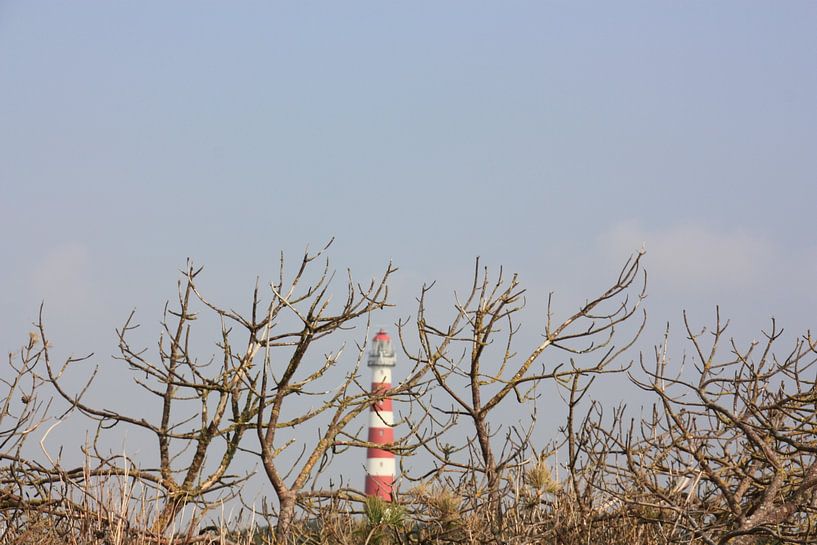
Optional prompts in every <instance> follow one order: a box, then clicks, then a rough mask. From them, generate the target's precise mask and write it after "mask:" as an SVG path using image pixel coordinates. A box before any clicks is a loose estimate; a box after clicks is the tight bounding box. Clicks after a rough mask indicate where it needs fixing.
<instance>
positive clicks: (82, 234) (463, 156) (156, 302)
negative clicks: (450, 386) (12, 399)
mask: <svg viewBox="0 0 817 545" xmlns="http://www.w3.org/2000/svg"><path fill="white" fill-rule="evenodd" d="M815 28H817V3H814V2H794V1H791V2H748V1H743V0H741V1H734V2H703V1H701V2H653V1H650V2H594V3H586V2H543V1H538V2H411V3H408V2H406V3H393V2H389V3H383V2H369V3H360V2H326V3H319V2H297V3H295V2H292V3H286V4H284V3H272V2H240V3H238V2H229V3H228V2H175V3H171V2H167V1H162V2H146V1H140V2H110V1H106V2H39V1H16V2H15V1H9V0H0V230H1V231H2V236H1V237H0V250H2V252H1V253H0V255H2V263H3V266H2V267H0V286H2V288H0V307H1V308H2V312H0V341H1V342H2V347H3V349H5V350H13V349H15V348H16V347H17V345H19V344H20V343H22V342H23V341H24V340H25V333H26V331H28V329H29V328H30V325H29V324H30V322H31V321H32V320H33V319H34V317H35V315H36V309H37V306H38V304H39V301H40V300H42V299H43V298H44V299H45V301H46V309H47V313H46V316H47V319H48V323H49V325H50V328H51V331H52V336H53V338H54V339H55V345H56V347H57V348H59V349H60V350H62V351H63V353H68V352H88V351H95V352H96V353H97V354H98V355H99V357H100V359H101V360H104V359H105V358H106V357H107V355H108V354H111V353H112V352H113V351H114V348H115V342H114V339H113V327H114V326H115V325H117V324H119V323H120V322H121V320H123V319H124V318H125V317H126V315H127V312H128V311H129V310H130V309H131V308H133V307H136V308H137V310H138V311H139V312H140V316H141V319H142V322H143V323H145V324H146V328H147V331H146V335H148V336H155V335H156V334H158V320H159V318H160V314H159V313H160V311H161V308H162V305H163V303H164V301H165V299H166V298H168V297H170V296H171V295H172V294H173V290H174V284H175V280H176V278H177V273H176V271H177V270H178V269H179V268H181V267H182V266H183V264H184V261H185V258H186V257H188V256H190V257H193V258H194V259H195V260H196V261H197V262H199V263H202V264H204V265H206V273H205V274H206V276H205V278H204V280H203V282H204V283H205V285H206V288H207V290H208V293H210V294H211V295H212V297H213V298H214V299H216V300H217V301H219V302H221V303H223V304H224V305H225V306H236V307H238V306H241V305H244V304H245V301H246V300H247V299H246V298H247V296H248V295H249V290H250V289H251V287H252V284H253V282H254V279H255V277H256V276H257V275H261V277H262V278H265V277H266V278H269V277H270V276H271V275H272V273H273V272H274V268H273V267H274V265H275V263H276V259H277V255H278V251H279V250H285V251H286V252H288V254H289V255H292V256H293V257H295V256H296V254H297V252H299V251H301V250H302V249H303V248H304V247H305V246H306V245H307V244H310V245H311V246H312V247H315V246H318V245H320V244H322V243H323V242H325V241H326V240H327V239H328V238H330V237H332V236H334V237H336V244H335V246H334V248H333V250H332V252H331V256H332V257H333V259H334V262H335V264H336V265H337V266H338V267H339V268H341V269H343V268H345V267H350V268H351V269H352V270H353V272H354V273H355V274H356V275H357V276H358V277H362V278H366V277H369V276H371V275H372V274H375V273H376V272H377V271H379V270H380V269H381V268H382V267H383V266H384V265H385V263H386V261H387V260H388V259H393V260H394V262H395V263H396V264H397V265H398V266H399V267H400V268H401V272H400V273H399V275H398V277H397V278H396V281H395V300H396V302H397V303H399V304H400V307H399V310H398V311H395V312H392V313H391V314H387V315H384V317H383V318H381V319H380V320H381V321H383V322H385V323H389V322H390V321H393V320H394V319H395V318H396V317H397V316H398V315H407V314H410V313H412V312H413V306H412V305H413V303H412V301H413V297H414V296H415V295H416V293H417V290H418V289H419V287H420V285H421V284H422V283H423V282H424V281H431V280H434V279H439V280H440V291H439V292H438V297H439V300H440V301H446V302H447V301H449V300H450V298H449V293H450V291H451V290H452V289H453V288H455V287H457V286H460V287H462V286H465V285H467V283H468V275H469V273H470V271H471V269H472V263H473V259H474V257H475V256H477V255H481V256H482V257H483V258H484V259H485V260H486V262H487V263H489V264H504V265H505V266H506V267H507V268H508V269H511V270H513V271H518V272H519V273H520V274H521V277H522V280H523V282H524V283H525V285H526V286H527V287H528V288H529V289H530V292H529V297H528V299H529V301H530V309H531V314H530V316H531V320H532V319H533V317H537V316H541V312H540V311H541V309H542V304H543V301H544V298H545V296H546V293H547V292H548V291H550V290H554V291H556V292H557V295H558V296H559V297H560V301H564V303H563V304H564V307H562V308H566V309H572V308H573V307H574V306H575V305H577V304H579V303H580V302H581V301H582V300H583V298H584V297H586V296H589V295H592V293H593V290H596V289H598V288H599V287H601V286H603V285H604V282H605V281H607V280H608V279H610V278H611V277H612V274H613V273H614V271H615V270H616V268H617V266H618V265H620V264H621V263H622V262H623V261H624V260H625V259H626V257H627V256H628V255H629V254H630V253H631V252H632V251H634V250H637V249H638V247H640V245H641V244H642V243H646V246H647V251H648V254H647V257H646V265H647V268H648V270H649V271H650V274H651V284H650V290H649V292H650V299H649V300H648V302H647V305H648V306H647V308H648V310H649V311H650V313H651V327H650V329H648V331H647V334H646V335H645V336H644V338H643V339H642V342H641V345H640V346H641V347H642V348H649V347H650V346H651V345H652V344H653V343H655V342H658V341H659V338H658V335H659V334H660V332H661V330H662V327H663V322H664V321H666V320H672V321H673V323H676V324H677V322H678V318H679V317H680V311H681V309H682V308H689V309H691V310H692V311H693V312H694V313H695V315H694V317H695V318H696V319H697V321H698V322H699V323H705V322H707V321H708V320H709V318H710V316H711V313H712V310H713V308H714V305H715V304H720V305H721V306H722V308H723V312H724V314H725V315H726V316H729V317H732V318H734V321H735V330H734V331H735V333H736V334H738V335H741V336H743V337H745V338H747V339H748V338H751V337H752V336H756V335H757V334H758V329H759V328H760V327H762V326H764V325H765V324H766V323H767V319H768V317H769V316H770V315H775V316H777V317H778V318H779V319H780V321H781V323H782V324H783V325H785V326H787V327H788V328H789V329H790V330H791V331H793V332H799V331H803V330H805V329H807V328H809V327H811V328H815V329H817V322H815V318H814V308H815V303H817V289H816V288H815V282H814V279H815V275H817V239H815V234H814V233H815V228H816V227H817V220H815V205H817V32H815ZM537 312H538V314H537ZM539 330H540V327H539V325H538V324H537V323H534V322H531V325H530V326H529V329H527V330H526V331H525V332H524V335H525V336H524V337H523V338H522V340H523V341H533V340H535V338H536V334H537V333H538V332H539ZM680 341H681V339H680V336H679V340H678V342H679V344H680Z"/></svg>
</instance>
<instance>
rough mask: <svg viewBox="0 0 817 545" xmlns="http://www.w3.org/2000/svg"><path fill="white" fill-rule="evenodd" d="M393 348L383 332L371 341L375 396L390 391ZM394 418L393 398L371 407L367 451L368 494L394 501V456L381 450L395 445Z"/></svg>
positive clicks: (370, 361)
mask: <svg viewBox="0 0 817 545" xmlns="http://www.w3.org/2000/svg"><path fill="white" fill-rule="evenodd" d="M394 363H395V357H394V348H393V347H392V345H391V338H389V334H388V333H386V332H385V331H384V330H382V329H381V330H380V331H379V332H378V333H377V335H375V336H374V339H372V349H371V351H370V352H369V359H368V366H369V367H371V369H372V390H371V391H372V394H378V393H380V392H384V391H387V390H389V389H390V388H391V369H392V367H394ZM392 426H394V416H393V414H392V407H391V399H389V398H388V397H386V398H383V399H382V400H379V401H377V402H375V403H373V404H372V408H371V411H370V413H369V443H372V444H374V445H378V446H370V447H369V448H368V449H367V452H366V495H367V496H377V497H378V498H381V499H383V500H386V501H391V490H392V485H393V484H394V474H395V463H394V453H393V452H389V451H387V450H384V449H383V448H379V446H385V445H389V444H391V443H393V442H394V429H393V428H392Z"/></svg>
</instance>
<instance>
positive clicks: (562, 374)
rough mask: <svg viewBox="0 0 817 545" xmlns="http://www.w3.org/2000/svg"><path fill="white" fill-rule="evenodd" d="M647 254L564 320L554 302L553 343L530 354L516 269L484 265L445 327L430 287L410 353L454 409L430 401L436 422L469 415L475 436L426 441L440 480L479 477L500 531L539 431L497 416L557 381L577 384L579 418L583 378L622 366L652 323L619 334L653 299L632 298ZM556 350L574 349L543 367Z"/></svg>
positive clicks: (478, 486)
mask: <svg viewBox="0 0 817 545" xmlns="http://www.w3.org/2000/svg"><path fill="white" fill-rule="evenodd" d="M640 258H641V255H640V254H639V255H637V256H636V257H635V258H634V259H632V260H630V261H629V262H628V263H627V264H626V266H625V267H624V268H623V269H622V271H621V273H620V275H619V276H618V278H617V279H616V280H615V282H614V283H613V284H612V286H611V287H610V288H608V289H606V290H605V291H604V292H602V293H601V294H600V295H599V296H597V297H595V298H593V299H591V300H589V301H587V302H586V303H584V304H583V305H581V307H580V308H579V309H578V311H576V312H575V313H573V314H572V315H570V316H569V317H567V318H566V319H564V320H562V321H560V322H557V321H554V320H553V317H552V313H551V310H550V309H551V305H550V301H549V303H548V314H547V318H546V320H545V323H544V339H543V340H542V342H540V343H539V344H538V345H536V346H534V347H533V348H532V349H529V350H528V351H526V352H524V353H523V354H522V355H521V356H520V355H519V354H518V353H517V352H516V347H515V346H514V337H515V335H516V333H517V332H518V324H517V323H516V321H515V316H516V314H517V313H518V312H519V311H520V310H521V309H522V308H523V306H524V299H523V294H524V290H523V289H522V288H520V285H519V281H518V278H517V276H516V275H514V276H513V277H511V278H510V279H509V280H506V279H505V277H504V276H503V273H502V271H501V270H500V272H499V275H498V276H497V277H496V279H494V280H492V279H491V277H490V275H489V273H488V271H487V269H485V270H483V269H481V268H480V266H479V261H477V266H476V268H475V271H474V276H473V282H472V284H471V287H470V290H469V291H468V292H467V294H466V296H465V297H464V298H463V299H460V298H456V303H455V314H454V317H453V319H451V320H450V321H449V322H448V323H447V324H446V325H444V326H442V327H440V326H435V325H432V324H431V323H430V322H429V321H428V319H427V316H426V299H427V297H428V291H429V289H428V288H424V289H423V291H422V294H421V296H420V304H419V311H418V315H417V332H418V335H419V341H420V342H419V344H420V350H419V352H417V353H415V354H413V355H411V356H410V357H411V358H412V359H413V360H414V361H416V362H418V363H423V364H425V365H428V366H429V367H430V369H431V372H432V374H433V377H434V379H435V381H436V385H437V387H438V389H439V390H440V391H441V392H442V394H443V397H444V399H445V400H447V402H448V403H450V407H449V406H447V405H446V402H445V401H444V402H442V403H441V402H439V401H438V400H437V401H436V402H431V401H422V400H421V402H424V403H425V404H426V405H425V407H427V409H428V410H429V411H432V412H435V413H436V414H437V416H436V417H435V419H434V420H433V421H434V422H436V423H437V425H439V426H440V427H441V428H443V429H447V428H448V427H449V426H451V425H452V424H453V422H454V421H455V420H458V419H464V421H465V422H467V424H468V427H469V428H470V429H471V430H472V433H473V435H471V434H469V437H468V439H466V440H465V442H464V443H461V444H459V445H451V444H449V443H448V442H447V437H448V434H447V435H446V437H445V439H443V438H441V437H440V436H439V434H434V433H433V432H429V431H428V430H426V431H427V432H428V433H430V435H428V436H426V435H423V434H422V433H421V434H420V435H419V436H418V439H419V441H420V443H421V444H422V445H423V447H424V448H425V450H426V452H427V453H428V454H430V455H431V456H432V457H433V458H434V460H435V462H436V467H435V470H434V472H433V474H432V475H433V476H434V477H435V478H437V479H442V481H443V482H447V483H448V484H449V485H450V483H451V480H450V479H447V477H446V475H447V474H452V473H453V474H455V475H458V477H455V479H454V480H456V481H459V482H462V481H471V482H472V483H473V491H472V493H471V494H470V496H471V498H472V501H473V502H474V503H473V505H472V506H471V508H472V509H475V510H479V511H480V512H487V513H489V517H490V520H491V521H492V524H493V528H494V533H495V534H497V535H498V534H499V533H500V532H501V531H502V528H503V519H504V509H503V501H502V498H503V496H504V495H505V492H503V488H502V486H503V484H502V483H503V474H504V473H505V472H506V471H507V470H509V469H513V468H514V467H519V466H520V465H524V463H525V459H524V458H523V454H525V453H526V452H529V450H530V447H531V444H530V433H531V429H532V423H531V424H530V425H528V426H521V425H516V424H504V425H503V424H502V423H501V422H498V421H497V419H496V417H495V412H496V411H495V409H496V408H497V407H499V406H500V404H502V403H503V402H504V401H505V400H506V399H508V398H511V399H513V400H514V402H515V403H516V404H517V405H521V406H524V405H525V404H526V403H528V402H531V401H533V399H534V397H535V395H536V388H537V385H538V384H540V383H541V382H542V381H545V380H552V381H555V382H556V383H557V384H560V385H568V386H569V385H571V384H572V390H571V391H572V394H571V396H572V397H571V400H572V401H571V403H572V405H571V411H570V415H571V418H572V415H573V408H574V407H575V405H576V403H578V400H579V398H580V397H581V395H583V392H585V391H586V389H587V388H588V387H589V383H584V384H581V385H580V380H582V379H584V378H586V377H591V376H595V375H598V374H602V373H606V372H610V371H611V370H612V367H611V366H612V363H613V362H614V361H615V360H616V358H617V357H618V356H619V355H620V354H621V353H622V352H623V351H624V350H626V349H627V348H629V347H630V346H631V345H632V343H633V342H634V340H635V338H636V337H637V336H638V333H640V331H641V329H642V328H643V324H644V322H643V319H642V321H641V322H640V325H637V326H636V328H635V331H634V333H633V334H632V335H630V336H628V337H626V338H625V340H624V341H623V342H620V341H618V339H616V330H617V328H618V327H619V326H620V325H621V324H623V323H624V322H626V321H628V320H629V319H630V318H631V317H633V316H634V315H635V313H636V312H637V309H638V307H639V303H640V301H641V299H642V298H643V296H644V292H643V289H642V290H640V291H637V292H636V294H635V297H634V298H633V299H632V301H631V300H630V298H629V296H628V294H629V292H630V291H631V288H632V287H633V285H634V283H636V280H637V279H638V277H639V270H640ZM617 343H619V344H617ZM493 345H495V346H493ZM404 346H405V343H404ZM492 346H493V351H492ZM552 350H556V351H558V352H560V353H561V354H564V355H566V356H567V361H560V362H558V363H556V364H550V365H548V364H547V363H542V359H543V355H544V354H545V353H549V352H551V351H552ZM591 358H592V359H591ZM579 360H581V361H579ZM585 360H587V361H585ZM540 363H541V365H540ZM583 363H584V364H583ZM619 370H620V369H619ZM438 398H439V396H438ZM528 409H529V408H528ZM503 428H504V429H503ZM568 428H569V430H570V431H568V434H567V443H568V447H569V449H570V452H571V454H570V459H571V463H573V461H574V459H575V458H576V455H575V453H574V451H575V449H576V445H575V441H576V439H575V434H574V432H573V431H572V429H573V424H572V422H570V421H569V425H568ZM500 432H502V433H503V439H504V440H502V441H499V442H497V440H495V436H496V435H497V434H498V433H500ZM482 479H484V480H482ZM505 482H508V481H505ZM482 498H484V500H483V499H482Z"/></svg>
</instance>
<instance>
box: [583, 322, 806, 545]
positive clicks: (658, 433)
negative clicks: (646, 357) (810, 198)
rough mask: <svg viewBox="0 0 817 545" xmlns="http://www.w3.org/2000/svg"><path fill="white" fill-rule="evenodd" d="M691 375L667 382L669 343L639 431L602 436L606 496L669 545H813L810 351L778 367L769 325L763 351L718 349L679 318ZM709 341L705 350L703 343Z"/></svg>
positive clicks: (719, 327) (799, 345) (718, 334)
mask: <svg viewBox="0 0 817 545" xmlns="http://www.w3.org/2000/svg"><path fill="white" fill-rule="evenodd" d="M684 323H685V326H686V333H687V335H688V338H689V340H690V343H691V346H692V357H691V358H690V360H691V361H692V363H693V369H691V370H686V369H684V365H683V364H685V363H687V359H686V358H685V359H684V362H682V365H681V368H680V369H678V370H677V371H675V372H673V371H671V370H670V362H669V356H668V349H667V346H668V343H667V342H666V340H665V342H664V345H663V346H662V347H659V348H658V349H656V353H655V361H654V365H652V366H647V365H646V364H645V363H644V362H643V360H642V366H641V367H642V372H643V375H644V378H639V377H635V376H633V378H632V380H633V381H634V382H635V383H636V384H637V385H638V386H639V387H640V388H642V389H644V390H646V391H648V392H651V393H652V394H653V395H655V396H656V398H657V403H656V404H655V405H654V406H653V409H652V411H651V412H650V413H649V414H648V415H647V416H645V417H643V418H642V419H641V420H640V421H639V422H636V421H630V423H629V424H627V423H626V421H624V420H623V418H621V417H619V418H618V426H617V427H616V428H612V427H611V426H607V427H605V426H602V425H600V426H599V429H604V430H605V435H606V438H607V441H608V443H607V444H608V445H609V444H610V443H609V441H612V443H613V446H612V447H611V448H608V449H607V452H605V453H604V458H605V460H606V464H607V476H606V479H605V486H604V487H603V488H604V490H605V492H606V493H608V494H609V495H610V496H611V497H613V498H615V500H616V501H617V502H618V503H619V504H620V505H622V506H624V508H625V509H626V511H627V516H631V517H634V518H635V519H637V520H640V521H642V522H647V523H649V524H653V525H655V526H660V527H661V528H662V534H663V539H664V540H665V542H667V543H671V542H677V543H688V542H700V543H706V544H708V545H715V544H717V545H725V544H727V543H729V544H740V545H746V544H750V543H763V542H767V541H762V539H763V538H762V536H767V537H766V538H765V539H773V540H775V541H772V542H777V543H814V542H815V540H817V530H816V529H815V522H817V509H816V508H817V457H815V455H816V454H817V413H815V401H817V394H816V393H815V363H817V350H815V349H816V348H817V346H815V342H814V341H813V339H812V338H811V337H810V336H809V335H806V336H804V337H802V338H800V339H797V340H796V341H795V343H794V346H793V347H792V348H791V349H789V350H787V351H786V353H785V355H784V356H783V357H781V358H778V357H777V356H776V355H775V352H774V348H775V345H776V344H777V343H778V342H779V340H780V336H781V334H782V330H780V329H778V328H777V325H776V323H775V322H774V320H773V321H772V324H771V329H770V330H769V331H768V332H766V333H764V338H765V340H764V341H763V342H752V343H751V344H749V346H748V347H746V348H741V347H739V346H738V344H737V343H736V342H735V341H734V340H730V341H729V342H728V346H729V348H728V354H724V352H727V351H724V350H722V349H721V344H723V343H724V342H725V341H726V338H725V336H724V335H725V331H726V327H727V324H725V323H722V322H721V320H720V316H719V315H718V318H717V320H716V323H715V327H714V329H712V330H711V331H707V330H705V329H704V330H701V331H695V330H693V329H692V327H691V326H690V324H689V321H688V320H687V318H686V315H685V316H684ZM707 337H708V340H707Z"/></svg>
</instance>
